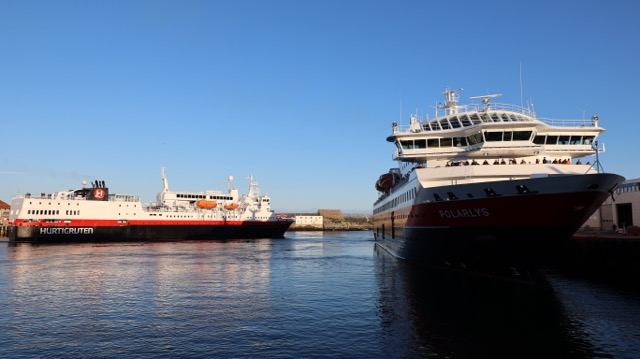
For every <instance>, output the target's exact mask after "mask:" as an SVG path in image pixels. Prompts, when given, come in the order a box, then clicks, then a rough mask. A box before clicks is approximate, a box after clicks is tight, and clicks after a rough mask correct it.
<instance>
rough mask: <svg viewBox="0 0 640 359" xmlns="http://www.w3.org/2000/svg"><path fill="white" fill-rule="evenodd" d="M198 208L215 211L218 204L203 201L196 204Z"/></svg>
mask: <svg viewBox="0 0 640 359" xmlns="http://www.w3.org/2000/svg"><path fill="white" fill-rule="evenodd" d="M196 206H198V208H205V209H213V208H216V207H218V202H216V201H207V200H206V199H201V200H199V201H198V202H196Z"/></svg>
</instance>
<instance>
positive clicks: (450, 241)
mask: <svg viewBox="0 0 640 359" xmlns="http://www.w3.org/2000/svg"><path fill="white" fill-rule="evenodd" d="M460 90H462V89H457V90H449V89H446V90H445V92H443V94H444V95H445V103H444V104H443V105H441V106H439V107H438V108H437V109H436V116H435V117H434V118H432V119H426V118H418V117H417V116H411V117H410V120H409V124H408V125H406V126H401V125H398V124H397V123H393V125H392V127H393V132H392V134H391V135H390V136H389V137H387V141H389V142H391V143H393V144H394V145H395V146H396V151H395V153H394V154H393V158H394V160H396V161H397V162H398V164H399V167H398V168H392V169H391V170H390V171H389V173H385V174H383V175H382V176H381V177H380V179H378V181H377V182H376V186H375V187H376V189H377V190H378V193H379V198H378V200H377V201H376V202H375V204H374V208H373V221H374V234H375V237H376V244H377V245H379V246H380V247H382V248H384V249H386V250H387V251H388V252H390V253H391V254H393V255H394V256H396V257H399V258H404V259H407V260H411V261H414V262H419V263H423V264H427V265H431V266H444V267H452V268H459V269H466V270H472V271H479V272H489V273H495V274H506V275H516V276H519V275H525V273H529V274H531V273H533V272H535V271H536V270H537V268H538V266H539V264H540V263H541V261H542V259H543V258H544V257H545V255H547V254H549V253H550V252H551V251H553V250H555V249H557V248H559V245H561V244H562V243H563V241H566V240H568V239H569V238H570V237H571V236H572V235H573V234H574V233H575V231H576V230H578V229H579V228H580V226H582V225H583V224H584V223H585V221H586V220H587V219H588V218H589V217H590V216H591V215H592V214H593V213H594V212H595V211H596V210H597V209H598V207H599V206H600V205H601V204H602V202H603V201H604V200H605V199H606V198H607V197H609V195H610V194H611V193H612V191H613V189H614V188H616V186H618V185H619V184H620V183H622V182H623V181H624V178H623V177H621V176H619V175H616V174H610V173H600V172H601V171H600V164H599V161H598V156H597V155H598V152H599V151H600V152H601V151H602V150H600V149H598V145H597V142H596V138H597V136H598V135H599V134H601V133H602V132H604V129H603V128H602V127H600V125H599V119H598V117H595V116H594V117H592V118H591V119H589V120H572V121H567V120H564V121H559V120H546V119H539V118H537V117H536V114H535V113H534V112H533V110H532V109H530V108H524V107H521V106H515V105H508V104H494V103H491V99H492V98H495V97H498V96H500V95H498V94H496V95H487V96H477V97H472V98H471V99H476V100H482V101H481V102H482V103H479V104H470V105H464V106H461V105H458V100H459V96H458V92H459V91H460ZM438 109H442V110H444V114H441V115H439V114H438V112H437V111H438ZM586 156H595V157H594V158H593V161H594V162H593V163H589V162H587V163H583V162H581V160H580V158H583V157H586Z"/></svg>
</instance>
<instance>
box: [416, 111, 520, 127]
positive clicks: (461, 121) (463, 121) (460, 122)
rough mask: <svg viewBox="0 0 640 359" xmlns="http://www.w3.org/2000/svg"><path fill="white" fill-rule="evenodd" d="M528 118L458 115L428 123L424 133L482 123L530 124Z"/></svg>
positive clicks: (514, 115) (487, 114) (512, 115)
mask: <svg viewBox="0 0 640 359" xmlns="http://www.w3.org/2000/svg"><path fill="white" fill-rule="evenodd" d="M530 121H531V120H530V119H529V118H527V117H524V116H520V115H516V114H508V113H501V114H500V113H495V112H494V113H481V114H471V115H458V116H456V117H449V118H443V119H441V120H439V121H433V122H428V123H425V124H423V125H422V129H423V130H424V131H438V130H448V129H452V128H460V127H469V126H472V125H479V124H481V123H492V122H530Z"/></svg>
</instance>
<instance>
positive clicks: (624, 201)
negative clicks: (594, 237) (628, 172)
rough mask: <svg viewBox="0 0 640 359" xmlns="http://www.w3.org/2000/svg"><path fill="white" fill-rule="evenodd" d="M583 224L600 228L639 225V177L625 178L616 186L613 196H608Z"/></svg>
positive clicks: (621, 227) (608, 228) (610, 228)
mask: <svg viewBox="0 0 640 359" xmlns="http://www.w3.org/2000/svg"><path fill="white" fill-rule="evenodd" d="M585 226H587V227H593V228H599V229H602V230H613V229H619V228H620V229H624V228H628V227H633V226H640V178H635V179H630V180H627V181H625V182H624V183H623V184H621V185H620V186H618V188H617V189H616V190H615V191H614V192H613V198H612V197H609V198H608V199H607V200H606V201H605V202H604V203H603V204H602V206H601V207H600V209H599V210H597V211H596V212H595V213H594V214H593V215H592V216H591V218H589V220H588V221H587V222H586V223H585ZM614 226H615V227H614Z"/></svg>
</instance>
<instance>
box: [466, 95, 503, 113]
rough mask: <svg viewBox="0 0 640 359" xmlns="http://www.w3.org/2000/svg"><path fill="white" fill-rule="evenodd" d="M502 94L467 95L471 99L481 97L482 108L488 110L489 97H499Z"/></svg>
mask: <svg viewBox="0 0 640 359" xmlns="http://www.w3.org/2000/svg"><path fill="white" fill-rule="evenodd" d="M499 96H502V94H501V93H495V94H492V95H484V96H473V97H469V98H470V99H472V100H477V99H482V103H483V104H484V106H485V107H484V110H485V111H486V110H488V109H489V107H490V105H491V99H492V98H495V97H499Z"/></svg>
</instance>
